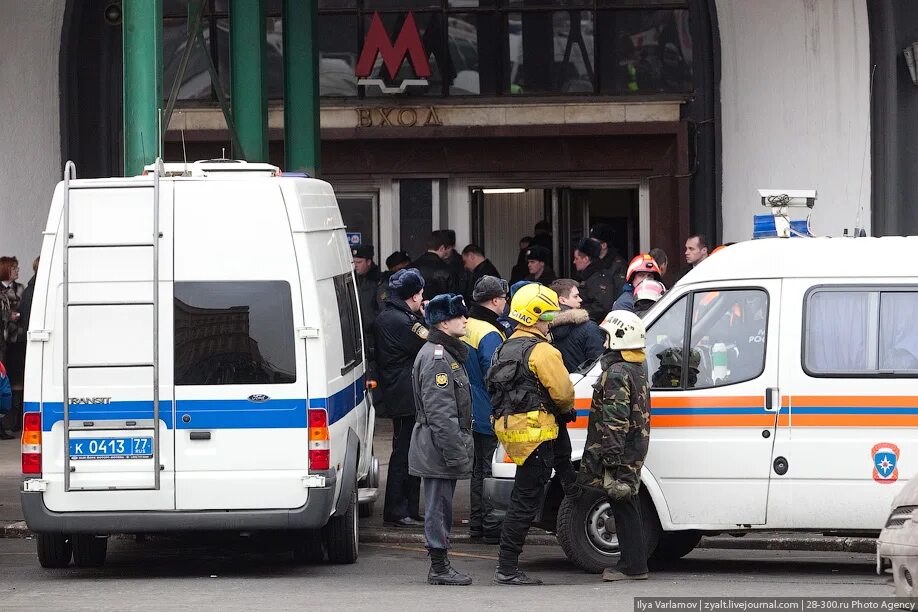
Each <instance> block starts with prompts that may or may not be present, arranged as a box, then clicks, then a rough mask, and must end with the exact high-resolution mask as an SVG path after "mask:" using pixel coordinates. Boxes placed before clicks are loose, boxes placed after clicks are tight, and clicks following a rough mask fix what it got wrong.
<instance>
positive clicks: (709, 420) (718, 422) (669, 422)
mask: <svg viewBox="0 0 918 612" xmlns="http://www.w3.org/2000/svg"><path fill="white" fill-rule="evenodd" d="M774 424H775V416H774V414H738V415H732V414H711V415H694V414H693V415H685V416H676V415H658V416H654V415H653V413H651V415H650V426H651V428H653V427H774Z"/></svg>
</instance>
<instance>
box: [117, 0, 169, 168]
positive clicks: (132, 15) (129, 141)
mask: <svg viewBox="0 0 918 612" xmlns="http://www.w3.org/2000/svg"><path fill="white" fill-rule="evenodd" d="M121 10H122V39H123V47H122V50H123V54H124V174H125V176H133V175H136V174H140V173H141V172H143V167H144V165H145V164H151V163H153V161H154V160H155V159H156V156H157V154H158V153H159V121H158V113H159V109H160V108H161V107H162V106H163V0H124V2H123V3H122V9H121Z"/></svg>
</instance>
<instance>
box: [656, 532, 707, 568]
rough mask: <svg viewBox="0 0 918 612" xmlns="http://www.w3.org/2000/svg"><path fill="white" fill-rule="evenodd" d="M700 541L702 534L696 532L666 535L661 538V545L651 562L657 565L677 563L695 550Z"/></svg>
mask: <svg viewBox="0 0 918 612" xmlns="http://www.w3.org/2000/svg"><path fill="white" fill-rule="evenodd" d="M700 540H701V532H700V531H695V530H689V531H670V532H669V533H664V534H663V535H662V536H661V537H660V544H659V546H657V550H656V551H655V552H654V553H653V555H652V556H651V560H652V561H654V562H655V563H665V562H667V561H677V560H679V559H681V558H682V557H684V556H685V555H687V554H689V553H690V552H692V551H693V550H695V547H696V546H698V542H699V541H700Z"/></svg>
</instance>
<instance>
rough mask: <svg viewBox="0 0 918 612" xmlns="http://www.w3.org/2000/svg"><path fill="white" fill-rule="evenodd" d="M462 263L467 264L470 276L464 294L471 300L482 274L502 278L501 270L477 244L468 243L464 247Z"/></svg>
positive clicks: (468, 275) (467, 273)
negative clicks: (498, 269) (499, 270)
mask: <svg viewBox="0 0 918 612" xmlns="http://www.w3.org/2000/svg"><path fill="white" fill-rule="evenodd" d="M462 263H463V265H465V271H466V275H467V277H468V285H467V286H466V290H465V292H464V293H463V295H464V296H465V298H466V299H467V300H469V301H471V299H472V291H473V290H474V288H475V283H477V282H478V279H480V278H481V277H482V276H495V277H497V278H502V277H501V275H500V272H498V271H497V268H495V267H494V264H493V263H491V260H490V259H488V258H487V257H485V252H484V250H483V249H482V248H481V247H480V246H478V245H477V244H468V245H466V247H465V248H464V249H462Z"/></svg>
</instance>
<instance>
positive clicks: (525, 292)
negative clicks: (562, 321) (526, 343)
mask: <svg viewBox="0 0 918 612" xmlns="http://www.w3.org/2000/svg"><path fill="white" fill-rule="evenodd" d="M560 310H561V306H560V303H559V302H558V294H557V293H555V292H554V291H552V290H551V289H549V288H548V287H546V286H545V285H541V284H539V283H529V284H528V285H523V286H522V287H520V288H519V289H518V290H517V292H516V293H514V294H513V299H512V300H511V301H510V314H509V315H508V316H509V317H510V318H511V319H513V320H514V321H517V322H519V323H522V324H523V325H527V326H532V325H535V324H536V321H539V320H541V321H551V320H552V319H554V318H555V313H556V312H558V311H560Z"/></svg>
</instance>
